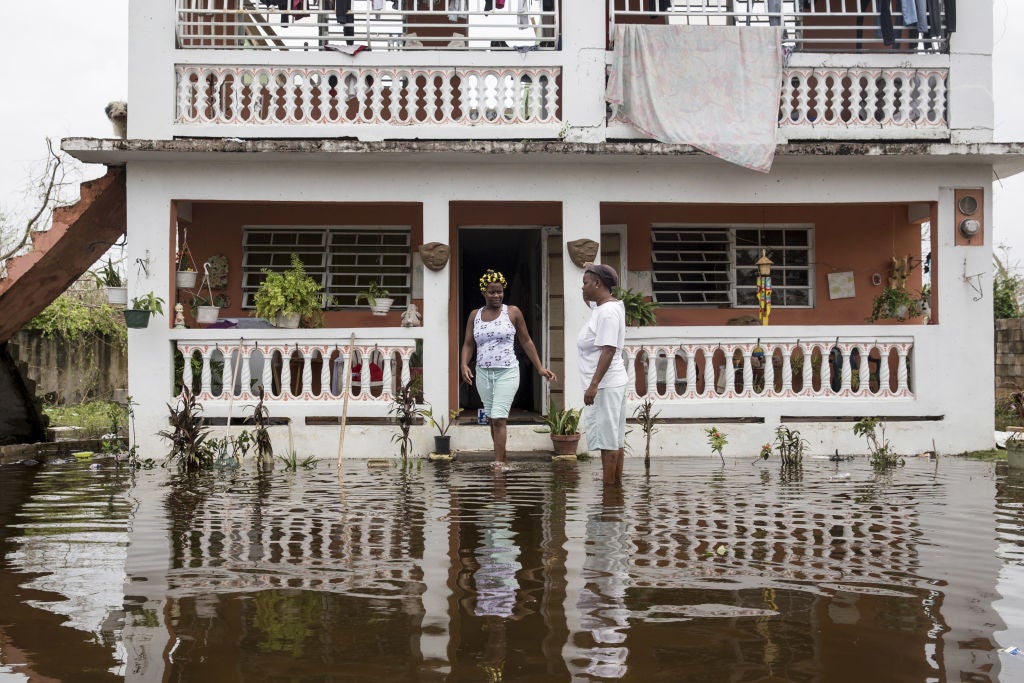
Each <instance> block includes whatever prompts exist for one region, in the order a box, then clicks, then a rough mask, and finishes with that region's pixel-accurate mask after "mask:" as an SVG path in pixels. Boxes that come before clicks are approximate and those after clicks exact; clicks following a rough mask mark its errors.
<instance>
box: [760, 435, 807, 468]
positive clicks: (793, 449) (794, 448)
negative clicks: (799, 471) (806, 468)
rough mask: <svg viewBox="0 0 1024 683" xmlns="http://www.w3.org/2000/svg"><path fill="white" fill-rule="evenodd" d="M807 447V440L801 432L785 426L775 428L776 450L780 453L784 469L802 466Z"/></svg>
mask: <svg viewBox="0 0 1024 683" xmlns="http://www.w3.org/2000/svg"><path fill="white" fill-rule="evenodd" d="M766 445H767V444H766ZM807 445H808V442H807V439H804V438H802V437H801V436H800V432H799V431H797V430H795V429H790V428H789V427H785V426H783V425H779V426H778V427H776V428H775V449H776V450H777V451H778V452H779V457H780V458H781V459H782V466H783V467H787V466H793V465H800V464H801V463H802V462H803V459H804V448H805V447H806V446H807ZM762 450H763V449H762Z"/></svg>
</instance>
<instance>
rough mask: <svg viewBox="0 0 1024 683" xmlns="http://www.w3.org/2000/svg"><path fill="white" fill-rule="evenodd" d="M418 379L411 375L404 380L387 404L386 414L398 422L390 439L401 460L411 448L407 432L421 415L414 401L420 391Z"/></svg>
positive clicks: (421, 412) (410, 439)
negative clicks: (404, 382)
mask: <svg viewBox="0 0 1024 683" xmlns="http://www.w3.org/2000/svg"><path fill="white" fill-rule="evenodd" d="M420 381H421V378H420V377H413V378H412V379H411V380H409V381H408V382H406V384H405V385H404V386H402V388H401V389H399V390H398V393H397V394H395V399H394V400H393V401H392V402H391V404H390V405H389V406H388V415H391V416H393V417H394V418H395V422H397V423H398V434H392V435H391V441H392V443H397V444H398V447H399V450H400V451H401V453H402V460H405V459H406V458H408V457H409V451H410V450H412V437H411V436H409V432H410V431H411V430H412V426H413V425H414V424H415V423H416V420H417V418H419V417H421V416H422V415H423V409H422V408H420V407H419V404H417V403H416V396H417V395H418V394H419V393H420V391H421V387H420Z"/></svg>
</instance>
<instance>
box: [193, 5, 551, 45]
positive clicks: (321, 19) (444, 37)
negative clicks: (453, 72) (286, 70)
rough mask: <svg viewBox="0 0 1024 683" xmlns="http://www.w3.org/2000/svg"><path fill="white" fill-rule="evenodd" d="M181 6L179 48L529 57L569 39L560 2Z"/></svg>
mask: <svg viewBox="0 0 1024 683" xmlns="http://www.w3.org/2000/svg"><path fill="white" fill-rule="evenodd" d="M177 3H178V4H177V46H178V47H179V48H188V49H193V48H206V49H242V48H244V49H257V50H317V49H334V50H342V51H346V52H354V51H355V48H357V47H361V48H365V49H370V50H373V51H375V52H381V51H385V52H395V51H405V50H456V51H458V50H504V51H512V50H518V51H520V52H526V51H532V50H555V49H556V48H557V46H558V43H559V40H560V36H561V27H560V25H559V22H560V12H559V4H560V3H559V0H527V2H526V3H525V5H523V4H521V2H520V0H333V2H332V1H329V0H269V1H268V0H260V1H259V2H255V1H253V0H177ZM499 4H500V5H501V6H500V7H498V5H499ZM520 10H522V11H520Z"/></svg>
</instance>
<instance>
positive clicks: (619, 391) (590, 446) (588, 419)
mask: <svg viewBox="0 0 1024 683" xmlns="http://www.w3.org/2000/svg"><path fill="white" fill-rule="evenodd" d="M583 417H584V420H585V424H586V432H587V450H591V451H598V450H600V451H617V450H619V449H620V448H623V447H625V445H626V385H625V384H623V385H622V386H621V387H606V388H603V389H598V390H597V397H596V398H595V399H594V405H592V406H586V407H584V408H583Z"/></svg>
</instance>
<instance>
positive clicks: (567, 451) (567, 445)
mask: <svg viewBox="0 0 1024 683" xmlns="http://www.w3.org/2000/svg"><path fill="white" fill-rule="evenodd" d="M579 443H580V434H552V435H551V446H552V448H554V449H555V455H576V447H577V446H578V445H579Z"/></svg>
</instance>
